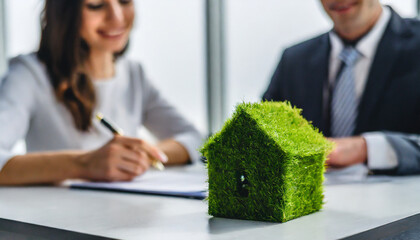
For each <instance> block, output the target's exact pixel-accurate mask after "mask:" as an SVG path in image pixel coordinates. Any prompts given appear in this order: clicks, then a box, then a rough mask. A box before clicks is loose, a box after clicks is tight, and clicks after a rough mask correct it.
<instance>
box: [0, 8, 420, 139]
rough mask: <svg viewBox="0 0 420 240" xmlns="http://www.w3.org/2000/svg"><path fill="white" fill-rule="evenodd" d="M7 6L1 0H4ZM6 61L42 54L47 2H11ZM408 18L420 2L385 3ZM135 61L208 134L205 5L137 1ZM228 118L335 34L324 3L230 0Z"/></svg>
mask: <svg viewBox="0 0 420 240" xmlns="http://www.w3.org/2000/svg"><path fill="white" fill-rule="evenodd" d="M0 1H1V0H0ZM3 1H4V5H5V6H4V7H5V16H3V17H4V20H5V21H4V25H5V28H6V31H5V35H6V37H5V39H4V40H5V42H6V56H7V57H8V58H10V57H13V56H16V55H18V54H24V53H28V52H32V51H35V50H36V49H37V46H38V42H39V35H40V24H39V22H40V12H41V10H42V7H43V0H3ZM382 2H383V3H384V4H389V5H391V6H392V7H393V8H394V9H395V10H396V11H397V12H398V13H400V14H401V15H402V16H404V17H415V16H416V15H417V12H416V6H417V1H416V0H383V1H382ZM135 4H136V14H137V16H136V17H137V19H136V24H135V28H134V30H133V33H132V37H131V40H130V48H129V51H128V56H129V57H130V58H132V59H135V60H138V61H140V62H142V63H143V65H144V66H145V70H146V74H147V75H148V76H149V78H150V79H151V80H152V81H153V82H154V83H155V85H156V86H157V87H158V88H159V89H160V90H161V91H162V92H163V93H164V95H165V96H166V97H167V98H168V99H169V100H170V101H171V102H172V103H173V104H174V105H175V106H176V107H177V108H178V109H179V110H180V111H181V112H182V113H183V114H184V115H185V116H186V117H187V118H188V119H189V120H190V121H192V122H193V123H194V124H195V125H196V126H197V127H198V128H199V129H200V131H202V132H203V133H207V116H206V114H207V109H206V108H207V103H206V99H207V98H206V94H207V90H206V69H205V61H206V56H205V53H206V49H205V47H206V46H205V39H206V37H205V9H204V8H205V1H204V0H135ZM224 4H225V51H226V52H225V55H226V66H225V67H226V86H225V87H226V94H227V96H226V99H227V101H226V102H225V104H226V109H228V111H227V113H226V116H225V117H228V115H229V114H230V113H231V112H232V110H233V107H234V106H235V105H236V104H237V103H238V102H241V101H259V100H260V98H261V96H262V94H263V92H264V90H265V89H266V87H267V85H268V83H269V81H270V78H271V75H272V73H273V71H274V69H275V67H276V66H277V63H278V61H279V59H280V56H281V53H282V51H283V49H284V48H286V47H288V46H291V45H293V44H295V43H297V42H299V41H302V40H305V39H307V38H310V37H313V36H315V35H317V34H320V33H322V32H325V31H327V30H329V29H330V28H331V26H332V24H331V22H330V20H329V19H328V17H327V16H326V14H325V13H324V12H323V10H322V7H321V5H320V3H319V0H296V1H286V0H225V2H224Z"/></svg>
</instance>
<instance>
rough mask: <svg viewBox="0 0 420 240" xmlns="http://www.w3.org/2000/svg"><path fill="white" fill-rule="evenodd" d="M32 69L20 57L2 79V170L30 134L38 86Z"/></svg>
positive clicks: (0, 117) (0, 136)
mask: <svg viewBox="0 0 420 240" xmlns="http://www.w3.org/2000/svg"><path fill="white" fill-rule="evenodd" d="M33 85H34V81H33V76H32V74H31V72H30V70H29V69H28V68H27V67H26V66H25V65H24V64H23V63H22V62H21V61H19V60H18V59H13V60H11V61H10V64H9V70H8V72H7V73H6V75H5V76H4V77H3V78H2V80H1V81H0V170H1V169H2V168H3V166H4V165H5V164H6V163H7V161H8V160H10V159H11V158H12V157H14V156H15V155H16V154H14V153H13V152H12V148H13V146H14V145H15V144H16V142H17V141H18V140H20V139H23V138H24V137H25V136H26V133H27V131H28V128H29V123H30V116H31V112H32V110H33V106H34V105H35V103H34V102H35V101H34V99H35V98H34V91H33V89H35V86H33Z"/></svg>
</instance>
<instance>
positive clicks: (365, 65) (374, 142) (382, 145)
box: [329, 7, 398, 170]
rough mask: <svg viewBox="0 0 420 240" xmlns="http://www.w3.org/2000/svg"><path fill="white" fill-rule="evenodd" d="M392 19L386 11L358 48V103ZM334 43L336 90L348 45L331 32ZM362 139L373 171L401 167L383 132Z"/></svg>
mask: <svg viewBox="0 0 420 240" xmlns="http://www.w3.org/2000/svg"><path fill="white" fill-rule="evenodd" d="M390 19H391V10H390V9H389V8H388V7H382V13H381V16H380V17H379V19H378V21H377V23H376V24H375V26H374V27H373V28H372V29H371V30H370V31H369V33H367V34H366V35H365V36H364V37H363V38H362V39H360V41H359V42H358V43H357V44H356V46H355V48H356V49H357V50H358V51H359V53H360V54H361V57H360V59H359V60H358V62H357V63H356V64H355V66H354V77H355V91H356V97H357V101H358V102H359V101H360V98H361V96H362V94H363V91H364V88H365V85H366V81H367V78H368V74H369V72H370V67H371V65H372V61H373V59H374V58H375V54H376V49H377V47H378V44H379V42H380V40H381V38H382V36H383V34H384V32H385V29H386V27H387V25H388V22H389V20H390ZM330 43H331V53H330V60H329V64H330V68H329V83H330V85H331V86H333V85H334V81H335V79H336V76H337V73H338V70H339V68H340V66H341V60H340V58H339V55H340V53H341V51H342V50H343V48H344V43H343V42H342V40H341V39H340V38H339V37H338V36H337V35H336V34H335V33H334V32H333V31H331V32H330ZM362 136H363V137H364V138H365V139H366V143H367V151H368V167H369V168H370V169H373V170H384V169H391V168H394V167H396V166H397V165H398V160H397V155H396V153H395V150H394V149H393V148H392V146H391V145H390V143H389V142H388V141H387V140H386V137H385V135H384V134H382V133H380V132H369V133H364V134H362Z"/></svg>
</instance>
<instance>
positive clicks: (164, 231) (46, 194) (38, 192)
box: [0, 169, 420, 240]
mask: <svg viewBox="0 0 420 240" xmlns="http://www.w3.org/2000/svg"><path fill="white" fill-rule="evenodd" d="M169 171H185V169H182V170H180V169H170V170H169ZM325 201H326V204H325V205H324V208H323V210H321V211H320V212H317V213H314V214H310V215H308V216H304V217H301V218H298V219H295V220H292V221H289V222H286V223H267V222H255V221H245V220H234V219H224V218H214V217H211V216H209V215H208V214H207V203H206V202H205V201H200V200H193V199H183V198H173V197H159V196H147V195H140V194H127V193H115V192H102V191H89V190H75V189H68V188H66V187H53V186H31V187H0V218H5V219H11V220H17V221H22V222H26V223H33V224H39V225H43V226H49V227H55V228H60V229H66V230H71V231H77V232H82V233H89V234H94V235H100V236H107V237H112V238H118V239H242V240H245V239H256V238H258V239H337V238H342V237H346V236H349V235H353V234H356V233H359V232H362V231H366V230H368V229H372V228H375V227H378V226H380V225H383V224H386V223H390V222H393V221H396V220H399V219H402V218H405V217H408V216H411V215H414V214H417V213H420V176H411V177H393V178H385V179H379V180H375V179H374V181H367V182H363V183H351V184H340V185H327V186H326V187H325Z"/></svg>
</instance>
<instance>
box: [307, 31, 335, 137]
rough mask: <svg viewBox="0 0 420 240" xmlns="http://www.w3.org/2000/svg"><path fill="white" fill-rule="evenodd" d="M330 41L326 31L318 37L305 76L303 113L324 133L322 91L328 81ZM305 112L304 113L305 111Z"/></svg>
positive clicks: (325, 129) (325, 127) (326, 128)
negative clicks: (317, 43)
mask: <svg viewBox="0 0 420 240" xmlns="http://www.w3.org/2000/svg"><path fill="white" fill-rule="evenodd" d="M329 53H330V42H329V35H328V33H326V34H324V35H322V36H321V37H320V43H319V45H318V46H317V48H316V49H315V51H314V52H313V54H312V56H311V57H310V58H309V61H308V64H309V66H308V68H307V69H308V71H307V74H306V78H305V85H306V86H305V88H306V89H307V91H306V96H305V106H304V115H305V117H306V118H307V119H309V120H311V121H312V122H313V124H314V125H315V126H316V127H318V128H319V130H320V131H322V132H323V133H326V131H327V130H328V126H326V122H325V121H324V119H323V112H324V107H323V98H324V97H323V91H324V84H326V83H327V81H328V66H329ZM305 112H306V113H305Z"/></svg>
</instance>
